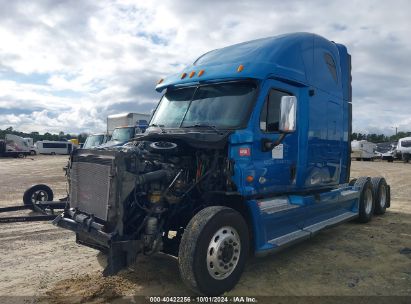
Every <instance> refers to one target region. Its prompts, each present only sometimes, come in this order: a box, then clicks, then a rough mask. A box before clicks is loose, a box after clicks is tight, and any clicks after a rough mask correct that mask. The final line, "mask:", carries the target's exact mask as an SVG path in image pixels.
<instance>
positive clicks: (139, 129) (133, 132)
mask: <svg viewBox="0 0 411 304" xmlns="http://www.w3.org/2000/svg"><path fill="white" fill-rule="evenodd" d="M147 126H148V124H147V121H146V120H139V121H137V123H136V124H135V125H134V126H128V127H117V128H115V129H114V131H113V133H112V134H111V137H110V140H108V141H107V142H106V143H104V144H102V145H100V146H98V148H110V147H121V146H123V145H124V144H126V143H128V142H129V141H130V140H131V139H132V138H134V137H135V136H137V135H138V134H142V133H144V131H145V130H146V128H147Z"/></svg>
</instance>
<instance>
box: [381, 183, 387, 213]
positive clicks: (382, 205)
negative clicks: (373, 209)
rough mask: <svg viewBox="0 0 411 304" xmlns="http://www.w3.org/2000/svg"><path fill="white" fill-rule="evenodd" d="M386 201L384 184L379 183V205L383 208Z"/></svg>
mask: <svg viewBox="0 0 411 304" xmlns="http://www.w3.org/2000/svg"><path fill="white" fill-rule="evenodd" d="M386 203H387V190H386V188H385V185H381V187H380V206H381V208H384V207H385V205H386Z"/></svg>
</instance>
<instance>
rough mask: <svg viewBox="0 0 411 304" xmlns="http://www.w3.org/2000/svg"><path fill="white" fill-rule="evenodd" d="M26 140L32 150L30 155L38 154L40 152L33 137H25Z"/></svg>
mask: <svg viewBox="0 0 411 304" xmlns="http://www.w3.org/2000/svg"><path fill="white" fill-rule="evenodd" d="M24 140H25V141H26V142H27V145H28V146H29V150H30V155H36V154H38V151H37V148H36V146H35V145H34V143H33V138H31V137H24Z"/></svg>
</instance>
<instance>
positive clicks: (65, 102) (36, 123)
mask: <svg viewBox="0 0 411 304" xmlns="http://www.w3.org/2000/svg"><path fill="white" fill-rule="evenodd" d="M0 5H1V7H2V10H0V40H1V41H2V43H1V44H0V128H5V127H8V126H10V125H12V126H13V127H14V128H15V129H20V130H24V131H41V132H45V131H53V132H59V131H64V132H80V131H93V132H97V131H102V130H104V129H105V117H106V116H107V115H108V114H111V113H114V112H115V111H119V112H120V111H121V112H124V111H137V112H143V111H144V112H149V111H150V110H151V108H154V107H155V104H156V102H157V101H158V99H159V98H160V96H161V95H159V94H158V93H156V92H155V91H154V86H155V83H156V81H157V80H158V79H159V78H162V77H164V76H166V75H167V74H171V73H176V72H179V71H181V70H182V68H183V67H184V66H186V65H188V64H190V63H192V62H193V61H194V60H195V59H196V58H198V57H199V56H200V55H201V54H203V53H205V52H207V51H209V50H212V49H215V48H220V47H224V46H227V45H230V44H234V43H238V42H242V41H247V40H251V39H256V38H261V37H266V36H274V35H278V34H283V33H287V32H295V31H307V32H314V33H317V34H320V35H322V36H324V37H326V38H328V39H330V40H333V41H336V42H339V43H343V44H345V45H347V47H348V49H349V52H350V53H351V54H352V66H353V71H352V74H353V110H354V113H353V127H354V130H355V131H361V132H386V133H387V134H392V133H393V132H394V129H393V128H392V127H393V126H398V127H399V128H400V130H402V131H405V130H411V119H410V118H409V117H408V114H407V113H411V103H409V102H408V99H409V96H410V93H411V89H410V85H409V84H410V83H411V74H410V73H409V71H410V69H411V60H410V59H409V54H410V53H411V41H410V40H409V39H408V36H409V29H410V28H411V21H410V18H409V17H408V15H407V14H408V12H409V11H410V10H411V3H410V2H409V1H396V3H395V5H393V4H392V3H390V2H383V1H378V2H376V1H371V0H369V1H360V2H358V1H354V0H346V1H344V5H343V6H342V5H341V2H339V1H325V0H324V1H322V0H317V1H309V2H308V1H268V0H267V1H240V0H238V1H199V0H193V1H182V0H176V1H127V0H118V1H114V0H113V1H109V0H107V1H91V0H88V1H87V0H84V1H53V0H48V1H5V0H2V1H1V0H0Z"/></svg>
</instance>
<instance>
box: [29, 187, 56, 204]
mask: <svg viewBox="0 0 411 304" xmlns="http://www.w3.org/2000/svg"><path fill="white" fill-rule="evenodd" d="M52 200H53V190H51V188H50V187H49V186H47V185H43V184H38V185H34V186H33V187H30V188H28V189H27V190H26V191H25V192H24V195H23V203H24V205H33V204H34V203H36V202H40V201H41V202H46V201H52Z"/></svg>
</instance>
